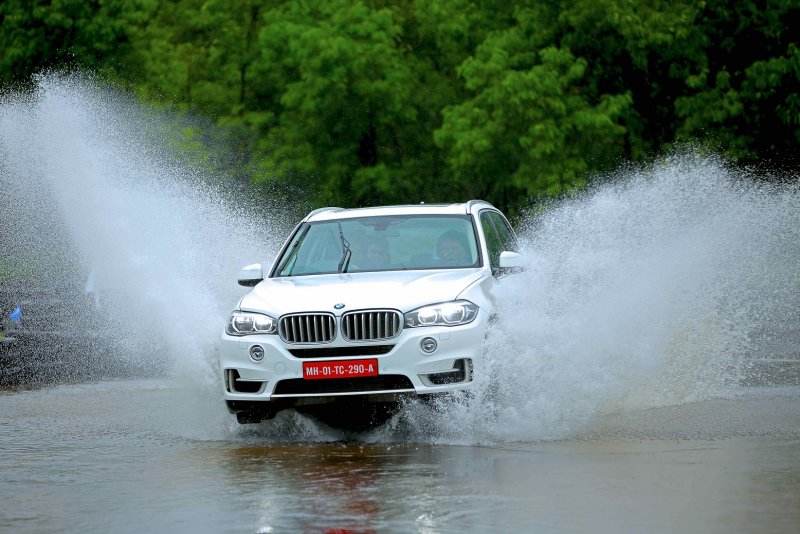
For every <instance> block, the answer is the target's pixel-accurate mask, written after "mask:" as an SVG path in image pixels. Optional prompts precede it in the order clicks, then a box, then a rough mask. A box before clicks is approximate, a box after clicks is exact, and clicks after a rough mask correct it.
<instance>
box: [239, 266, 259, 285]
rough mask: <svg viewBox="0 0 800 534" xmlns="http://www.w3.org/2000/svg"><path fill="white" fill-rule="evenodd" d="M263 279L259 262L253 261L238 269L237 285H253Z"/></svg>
mask: <svg viewBox="0 0 800 534" xmlns="http://www.w3.org/2000/svg"><path fill="white" fill-rule="evenodd" d="M263 279H264V272H263V270H262V269H261V264H260V263H254V264H252V265H248V266H247V267H244V268H243V269H242V270H241V271H239V285H240V286H245V287H253V286H255V285H256V284H258V283H259V282H260V281H262V280H263Z"/></svg>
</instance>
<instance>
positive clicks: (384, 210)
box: [303, 200, 495, 222]
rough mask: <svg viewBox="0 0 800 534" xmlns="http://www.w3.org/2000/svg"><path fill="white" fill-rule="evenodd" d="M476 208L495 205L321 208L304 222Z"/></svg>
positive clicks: (464, 212)
mask: <svg viewBox="0 0 800 534" xmlns="http://www.w3.org/2000/svg"><path fill="white" fill-rule="evenodd" d="M475 208H480V209H484V208H492V209H495V208H494V206H492V205H491V204H489V203H488V202H485V201H483V200H470V201H469V202H463V203H459V204H406V205H399V206H374V207H369V208H352V209H345V208H336V207H327V208H319V209H316V210H314V211H312V212H311V213H309V214H308V215H307V216H306V218H305V219H303V221H304V222H311V221H333V220H337V219H353V218H356V217H382V216H387V215H467V214H469V213H471V212H472V210H473V209H475Z"/></svg>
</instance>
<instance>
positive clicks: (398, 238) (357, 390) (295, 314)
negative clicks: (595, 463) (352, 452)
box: [220, 200, 522, 424]
mask: <svg viewBox="0 0 800 534" xmlns="http://www.w3.org/2000/svg"><path fill="white" fill-rule="evenodd" d="M515 251H516V237H515V235H514V232H513V230H512V229H511V226H510V225H509V224H508V221H507V220H506V218H505V217H504V216H503V214H502V213H500V211H498V210H497V209H496V208H494V207H493V206H492V205H491V204H489V203H487V202H483V201H478V200H473V201H470V202H467V203H465V204H451V205H426V204H421V205H413V206H388V207H375V208H361V209H341V208H322V209H318V210H315V211H313V212H311V213H310V214H309V215H308V216H306V217H305V218H304V219H303V220H302V221H301V222H300V224H299V225H298V226H297V228H295V230H294V232H293V233H292V234H291V236H290V237H289V239H288V241H287V242H286V244H284V246H283V248H282V250H281V252H280V254H279V255H278V258H277V259H276V260H275V262H274V263H273V264H272V266H271V267H269V268H268V269H266V268H262V265H261V264H255V265H250V266H247V267H245V268H244V269H242V272H241V274H240V276H239V283H240V284H241V285H244V286H254V287H253V290H252V291H250V292H249V293H248V294H246V295H245V296H244V297H243V298H242V299H241V300H240V301H239V304H238V305H237V306H236V309H235V310H234V311H233V313H232V314H231V315H230V317H229V318H228V321H227V323H226V325H225V330H224V332H223V333H222V343H221V349H220V369H221V372H222V380H223V386H224V393H223V395H224V398H225V401H226V403H227V405H228V409H229V411H230V412H231V413H235V414H236V415H237V419H238V421H239V422H240V423H255V422H260V421H261V420H263V419H269V418H271V417H273V416H274V415H275V413H276V412H278V411H280V410H282V409H285V408H290V407H293V408H295V409H296V410H298V411H302V412H306V413H311V414H313V415H317V416H320V417H323V416H325V415H327V417H328V418H329V419H330V418H331V416H333V418H334V419H337V418H338V419H339V422H341V423H345V424H346V423H347V422H348V421H350V420H357V419H361V418H363V417H364V414H366V413H368V412H370V410H371V409H373V408H376V407H380V408H381V410H382V411H380V410H378V411H375V414H377V413H379V412H380V413H391V411H392V409H393V407H395V406H396V405H397V404H398V402H399V401H400V400H402V398H404V397H408V396H430V395H433V394H441V393H449V392H453V391H460V390H468V389H470V388H471V387H472V384H473V378H474V373H480V372H481V363H480V362H481V358H482V355H483V346H484V337H485V334H486V329H487V325H488V324H489V320H490V318H491V317H492V314H493V302H492V296H491V288H492V286H493V285H494V284H495V280H496V276H497V275H499V274H501V273H503V272H506V271H508V270H510V269H518V268H521V267H522V258H521V256H520V255H519V254H517V252H515ZM264 267H266V266H264ZM370 417H372V415H371V416H370ZM323 419H324V417H323Z"/></svg>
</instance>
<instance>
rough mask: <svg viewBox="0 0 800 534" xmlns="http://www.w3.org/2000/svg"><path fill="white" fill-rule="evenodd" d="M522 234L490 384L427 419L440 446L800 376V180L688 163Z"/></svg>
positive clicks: (495, 338) (564, 428)
mask: <svg viewBox="0 0 800 534" xmlns="http://www.w3.org/2000/svg"><path fill="white" fill-rule="evenodd" d="M522 237H523V241H524V248H525V252H526V254H527V256H528V259H529V265H528V268H527V270H526V271H525V272H524V273H523V274H519V275H514V276H508V277H506V278H505V279H503V280H502V282H501V284H500V287H499V290H498V292H497V295H496V296H497V298H498V302H499V304H500V309H501V319H500V321H499V322H498V323H497V324H496V325H495V328H494V329H493V331H492V332H491V334H490V337H489V340H488V347H487V348H488V356H489V367H490V368H491V370H492V372H491V373H490V375H491V376H492V377H493V378H492V379H490V380H487V381H486V383H485V384H484V385H483V387H482V389H481V391H480V393H479V394H478V395H477V396H476V398H474V399H472V400H467V401H465V402H464V403H462V404H461V405H456V406H453V407H448V406H446V405H445V406H443V407H442V413H441V414H439V415H436V416H434V417H433V419H432V421H428V422H427V424H431V423H432V424H433V425H434V426H436V427H438V428H440V429H447V432H446V433H449V435H451V436H464V435H465V433H464V432H463V429H465V428H466V429H469V430H468V435H469V436H470V437H471V439H479V440H480V439H486V440H487V441H492V440H495V439H497V438H502V439H509V440H530V439H559V438H565V437H570V436H575V435H580V434H581V433H583V432H590V431H591V430H592V425H594V424H595V423H596V422H597V420H598V417H600V416H606V415H609V414H620V413H626V412H632V411H641V410H647V409H652V408H659V407H664V406H672V405H676V404H682V403H688V402H695V401H701V400H705V399H709V398H713V397H731V396H735V395H737V394H739V393H740V392H741V388H742V385H743V384H749V383H753V382H760V383H762V384H763V383H770V382H772V381H780V380H781V378H782V377H781V376H761V375H762V374H764V373H765V372H766V374H767V375H769V374H770V373H773V374H775V373H777V374H780V373H781V372H783V371H784V370H785V369H784V368H782V367H778V368H774V367H770V366H769V364H770V363H771V362H775V361H776V360H780V359H786V358H788V359H789V360H792V359H794V362H795V363H800V362H798V361H797V360H798V347H799V345H798V344H800V336H799V335H798V334H799V333H800V330H798V328H799V327H800V189H798V187H797V184H796V182H795V183H794V185H791V184H790V185H783V186H779V185H775V184H774V183H764V182H758V181H756V180H754V179H752V178H751V177H749V176H747V175H745V174H744V173H742V172H737V171H734V170H731V169H729V168H727V167H726V165H725V164H724V163H723V162H721V161H720V160H718V159H716V158H714V157H701V156H698V155H695V154H692V153H683V154H679V155H675V156H673V157H670V158H666V159H664V160H662V161H659V162H657V163H656V164H654V165H652V166H650V167H648V168H644V169H633V170H631V169H628V170H625V171H620V172H619V174H618V175H617V176H614V177H611V179H610V180H609V181H607V182H606V183H604V184H603V185H599V186H597V187H595V188H593V189H591V190H589V191H586V192H585V194H583V195H581V196H580V197H578V198H575V199H572V200H570V201H566V202H561V203H558V204H556V205H554V206H552V207H551V208H549V209H546V210H544V211H543V212H541V213H538V214H536V215H533V216H531V217H529V219H528V221H527V223H526V224H525V226H524V229H523V231H522ZM776 340H782V343H776V342H775V341H776ZM765 369H766V371H765ZM464 406H466V407H467V408H468V410H462V408H463V407H464ZM458 413H462V414H468V415H467V416H466V417H457V416H456V414H458ZM421 417H422V418H423V419H424V418H425V417H427V415H426V414H422V416H421Z"/></svg>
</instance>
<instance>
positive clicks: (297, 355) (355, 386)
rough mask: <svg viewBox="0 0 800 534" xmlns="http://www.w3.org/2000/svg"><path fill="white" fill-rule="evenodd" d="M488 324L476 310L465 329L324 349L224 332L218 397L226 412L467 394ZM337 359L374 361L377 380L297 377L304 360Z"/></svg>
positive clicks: (426, 330)
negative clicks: (427, 343)
mask: <svg viewBox="0 0 800 534" xmlns="http://www.w3.org/2000/svg"><path fill="white" fill-rule="evenodd" d="M487 323H488V316H487V314H486V313H485V312H483V311H482V310H481V311H480V312H479V313H478V316H477V317H476V318H475V320H473V321H472V322H471V323H469V324H466V325H461V326H453V327H445V326H436V327H417V328H403V329H402V330H401V331H400V334H399V335H398V336H397V337H395V338H393V339H390V340H382V341H369V342H365V341H361V342H348V341H345V340H343V339H342V338H341V337H337V338H336V339H334V340H333V342H331V343H324V344H303V343H292V344H288V343H285V342H283V341H282V340H281V338H280V337H279V336H277V335H269V334H257V335H248V336H242V337H235V336H230V335H228V334H226V333H223V334H222V343H221V349H220V371H221V375H222V383H223V397H224V399H225V400H226V401H227V404H228V407H229V409H230V410H231V411H234V412H237V411H244V410H245V409H246V407H248V406H250V407H252V406H257V405H254V404H252V403H254V402H265V401H271V402H272V403H274V404H276V405H279V406H281V407H286V406H292V405H297V404H308V403H324V402H329V401H330V400H332V399H333V398H336V397H343V396H353V395H362V396H363V395H368V396H370V397H374V398H376V399H379V400H385V399H388V398H395V397H403V396H408V395H424V394H435V393H446V392H452V391H458V390H466V389H470V388H471V386H472V381H473V375H474V372H476V371H477V372H480V371H479V370H480V362H481V358H482V356H483V345H484V337H485V332H486V327H487ZM425 338H433V339H434V340H435V341H436V350H434V351H433V352H432V353H426V352H425V351H423V350H422V348H421V342H422V340H423V339H425ZM256 345H258V346H260V347H262V348H263V359H261V360H260V361H254V359H253V358H251V356H250V350H251V348H252V347H253V346H256ZM290 351H292V352H290ZM293 352H294V354H293ZM336 360H377V364H378V375H377V376H369V377H358V378H330V379H304V378H303V362H304V361H305V362H308V361H336Z"/></svg>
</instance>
